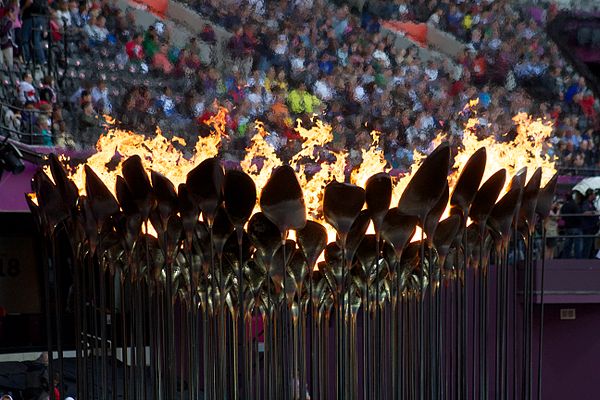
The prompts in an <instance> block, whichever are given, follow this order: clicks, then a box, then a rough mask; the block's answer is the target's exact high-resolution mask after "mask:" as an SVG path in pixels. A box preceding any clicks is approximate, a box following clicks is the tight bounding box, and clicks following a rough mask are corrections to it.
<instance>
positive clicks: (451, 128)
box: [0, 0, 600, 257]
mask: <svg viewBox="0 0 600 400" xmlns="http://www.w3.org/2000/svg"><path fill="white" fill-rule="evenodd" d="M187 6H188V7H190V8H191V9H193V10H194V11H195V12H196V13H198V14H199V15H201V16H202V18H204V19H205V20H206V21H207V23H206V24H205V25H204V26H203V27H202V28H201V30H200V33H199V34H192V35H189V36H186V37H185V39H184V40H175V38H176V36H177V35H179V34H180V33H181V32H179V31H180V29H179V28H178V26H177V24H169V23H167V22H166V21H163V20H162V19H160V18H157V19H156V20H153V21H151V22H150V23H141V22H140V21H139V20H138V19H139V17H138V14H137V13H136V9H135V8H132V7H127V6H123V5H122V4H120V3H118V1H117V0H93V1H92V0H87V1H86V0H82V1H67V0H52V1H48V0H24V1H19V0H2V4H1V10H2V11H1V12H0V21H1V22H0V47H1V50H2V51H1V52H0V54H2V56H1V57H0V76H1V77H2V89H1V90H0V103H1V106H2V110H1V114H0V117H1V119H0V129H1V130H2V131H3V132H4V133H5V134H10V135H12V137H13V138H17V139H18V140H21V141H22V142H25V143H28V144H35V145H43V146H56V147H60V148H65V149H70V150H77V151H86V150H90V149H93V146H94V144H95V143H96V140H97V139H98V137H99V135H100V134H101V132H102V131H103V130H104V119H105V118H106V117H107V116H110V117H112V118H115V119H116V121H117V123H118V124H120V125H121V126H122V127H123V128H125V129H130V130H133V131H136V132H140V133H145V134H153V133H154V132H155V129H156V127H157V126H159V127H160V128H161V129H162V131H163V133H164V134H165V135H177V136H180V137H183V138H184V139H185V140H186V142H187V143H188V144H190V145H193V144H194V142H195V141H196V140H197V138H198V137H200V136H206V135H209V134H210V129H209V127H208V126H207V125H206V121H208V120H209V119H210V118H211V117H213V116H214V115H215V114H216V113H217V112H218V110H219V108H220V107H224V108H225V109H226V110H227V114H226V115H227V117H226V133H227V136H226V137H225V138H224V140H223V150H222V154H223V157H224V158H226V159H229V160H232V161H239V160H240V159H241V158H243V154H244V149H245V148H246V147H248V145H249V143H250V138H251V137H252V136H253V135H254V134H255V133H256V129H257V128H256V126H255V124H254V121H255V120H260V121H262V122H263V123H264V127H265V131H266V132H267V133H268V138H267V140H268V142H269V143H270V144H271V145H272V146H273V147H274V148H275V150H276V151H277V152H278V154H281V158H282V159H286V157H289V156H290V155H292V154H295V152H297V150H298V149H299V148H300V146H301V143H302V138H301V137H300V136H299V135H298V132H297V130H296V124H297V121H298V120H300V121H302V124H303V126H309V125H310V124H311V123H313V122H312V117H313V116H314V115H317V118H318V119H319V120H322V121H324V122H326V123H328V124H330V125H331V128H332V133H333V141H332V142H331V143H329V144H328V146H330V149H331V150H334V151H340V150H343V149H347V151H348V153H349V156H348V159H349V163H350V165H351V166H353V165H354V166H355V165H358V164H360V162H361V161H362V160H361V156H362V155H361V149H365V148H367V147H368V146H369V145H370V144H371V143H372V140H373V139H372V137H371V134H370V133H371V132H372V131H377V132H380V135H379V146H380V147H381V148H382V150H383V151H384V154H385V157H386V160H387V162H388V163H389V164H390V166H391V167H392V168H393V169H394V170H396V171H405V170H406V169H407V168H408V167H409V166H410V165H411V164H412V162H413V159H412V157H413V150H414V149H418V150H423V151H425V150H426V149H427V148H428V147H429V146H430V144H431V141H432V139H433V138H434V137H435V136H437V135H438V134H439V133H440V132H444V133H446V134H447V135H448V137H449V140H456V141H457V142H459V141H460V140H459V139H460V137H461V136H462V134H463V127H464V125H465V123H466V121H467V120H468V119H469V118H476V119H477V124H476V125H475V129H476V130H477V135H478V136H480V137H487V136H493V137H494V138H495V139H496V140H498V141H505V140H509V139H510V137H511V133H513V132H514V130H515V126H514V122H513V120H512V117H513V116H514V115H516V114H517V113H519V112H525V113H527V114H530V115H532V116H533V117H535V118H542V119H544V120H546V121H552V123H553V126H554V128H553V133H552V135H551V137H550V139H549V140H548V142H547V143H546V148H545V150H546V152H547V154H548V155H550V156H552V157H555V159H556V160H557V161H558V165H559V166H560V168H561V171H562V173H564V174H576V175H579V176H581V175H587V176H595V175H597V174H598V169H599V168H600V117H599V115H600V102H599V100H598V98H597V97H596V96H595V94H594V93H593V91H592V89H591V88H590V87H589V86H588V83H587V81H586V79H585V78H584V77H583V76H580V74H579V73H578V71H577V69H576V68H574V66H573V65H572V63H571V62H570V61H569V60H567V58H565V56H564V55H563V53H562V52H561V50H560V49H559V47H558V46H557V44H556V43H555V42H554V41H553V40H551V39H550V38H549V37H548V34H547V31H546V27H547V24H548V23H549V22H550V21H552V20H553V19H554V18H555V16H556V14H557V13H558V9H557V7H556V5H554V4H553V3H551V2H549V3H541V4H539V5H538V6H537V7H536V8H532V7H530V6H529V5H528V2H524V3H522V4H521V3H518V2H514V1H509V0H473V1H465V0H430V1H423V0H373V1H368V2H366V3H364V4H361V7H356V5H355V4H347V3H345V2H339V3H333V2H329V1H326V0H199V1H193V0H190V1H188V3H187ZM388 21H395V22H399V23H402V22H415V23H419V22H422V23H426V24H427V25H428V26H431V27H435V29H437V30H440V31H442V32H446V33H447V34H449V35H452V36H453V37H455V38H456V39H458V40H459V41H460V42H461V43H463V44H464V47H463V48H462V50H461V51H460V52H458V53H457V54H455V56H453V57H451V56H448V55H442V54H440V55H439V57H427V58H425V57H423V56H422V52H421V51H420V50H421V49H420V47H419V46H418V44H415V45H412V46H408V47H402V46H398V45H397V43H396V36H395V34H393V33H391V32H390V31H389V30H388V29H386V28H385V26H386V23H387V22H388ZM216 27H218V28H217V29H216ZM182 29H183V28H182ZM221 30H224V31H226V32H229V33H228V35H227V36H226V37H225V38H223V36H222V35H221ZM597 45H598V46H599V47H598V51H600V37H599V38H598V43H597ZM472 100H477V102H476V103H475V102H470V101H472ZM577 193H579V192H577ZM594 196H595V191H594V190H592V192H590V193H579V194H578V195H577V196H575V195H574V196H572V197H569V198H567V199H563V200H561V201H562V203H564V204H570V205H571V206H569V207H571V208H570V209H569V210H570V212H569V213H565V215H567V214H574V213H578V212H586V213H588V217H567V216H565V217H564V218H558V217H557V218H556V221H555V224H554V225H552V226H551V227H549V228H550V229H554V228H556V232H557V233H558V230H560V232H561V233H567V232H568V231H569V232H574V231H572V229H573V225H577V226H578V228H577V229H583V228H582V227H581V225H582V224H584V225H585V224H588V225H590V226H589V227H587V228H585V229H584V230H585V231H586V232H592V233H591V234H596V233H597V231H598V221H597V216H596V211H595V208H594V209H588V208H589V207H590V206H589V205H587V204H588V203H589V204H591V207H593V204H594V203H595V198H594ZM573 202H575V203H576V204H575V205H576V207H572V204H571V203H573ZM556 206H557V211H556V212H557V214H558V213H559V211H560V208H561V207H565V206H564V205H561V204H559V203H557V205H556ZM570 218H571V219H570ZM575 218H580V219H581V218H582V219H583V220H585V221H584V222H582V221H583V220H575ZM582 233H583V230H582ZM579 240H580V239H577V241H576V243H570V242H568V243H567V244H568V249H567V250H565V251H563V250H556V251H554V250H553V251H552V253H553V254H554V253H556V255H559V254H562V255H563V256H575V255H578V256H583V255H584V256H585V257H591V256H593V255H595V248H594V245H593V242H594V240H593V238H591V241H588V242H586V244H585V246H586V247H585V249H583V246H584V244H582V243H583V240H582V241H581V242H582V243H580V242H579ZM574 242H575V241H574ZM589 243H591V247H589V246H588V245H589ZM566 247H567V246H566V245H565V248H566ZM580 247H581V250H580ZM585 250H587V252H585ZM579 251H580V252H579ZM584 253H585V254H584Z"/></svg>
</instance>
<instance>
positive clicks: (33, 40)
mask: <svg viewBox="0 0 600 400" xmlns="http://www.w3.org/2000/svg"><path fill="white" fill-rule="evenodd" d="M21 9H22V10H23V27H22V30H21V35H22V41H23V43H22V45H23V57H24V58H25V61H26V62H31V61H32V59H33V60H35V62H36V63H38V64H44V63H45V62H46V54H45V53H44V49H43V47H42V32H43V30H44V26H45V25H46V22H47V21H46V17H47V15H48V0H23V3H22V4H21ZM32 53H33V54H32Z"/></svg>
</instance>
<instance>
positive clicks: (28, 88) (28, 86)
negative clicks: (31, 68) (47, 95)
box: [19, 72, 38, 104]
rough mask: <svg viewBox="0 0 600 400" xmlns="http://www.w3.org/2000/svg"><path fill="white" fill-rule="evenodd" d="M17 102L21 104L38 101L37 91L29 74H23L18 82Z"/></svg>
mask: <svg viewBox="0 0 600 400" xmlns="http://www.w3.org/2000/svg"><path fill="white" fill-rule="evenodd" d="M19 101H20V102H21V103H23V104H25V103H29V102H33V103H35V102H37V101H38V96H37V90H36V89H35V87H34V86H33V76H31V74H30V73H29V72H25V73H24V74H23V78H22V80H21V82H19Z"/></svg>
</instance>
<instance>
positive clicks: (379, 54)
mask: <svg viewBox="0 0 600 400" xmlns="http://www.w3.org/2000/svg"><path fill="white" fill-rule="evenodd" d="M373 58H374V59H376V60H378V61H380V62H381V64H383V67H384V68H389V67H390V65H391V63H390V57H389V56H388V55H387V53H386V52H385V43H384V42H379V44H378V45H377V50H375V51H374V52H373Z"/></svg>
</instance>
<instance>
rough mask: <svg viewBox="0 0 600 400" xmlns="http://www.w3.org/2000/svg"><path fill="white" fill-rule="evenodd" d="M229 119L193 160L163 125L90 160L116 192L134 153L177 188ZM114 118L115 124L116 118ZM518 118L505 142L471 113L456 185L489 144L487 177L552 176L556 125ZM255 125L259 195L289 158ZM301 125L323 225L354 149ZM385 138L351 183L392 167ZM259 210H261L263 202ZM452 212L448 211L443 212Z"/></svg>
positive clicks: (252, 165) (307, 177)
mask: <svg viewBox="0 0 600 400" xmlns="http://www.w3.org/2000/svg"><path fill="white" fill-rule="evenodd" d="M476 104H477V101H471V102H470V103H469V104H468V105H467V106H466V107H465V109H469V107H473V106H475V105H476ZM226 117H227V111H226V110H225V109H224V108H220V109H219V111H218V113H217V114H216V115H215V116H214V117H212V118H211V119H210V120H208V121H207V124H208V125H209V126H210V127H211V128H212V130H213V133H212V134H211V135H210V136H208V137H204V138H199V139H198V142H197V144H196V146H195V151H194V154H193V155H192V156H191V157H190V158H186V157H184V156H183V153H182V152H181V151H180V150H178V149H177V147H176V146H175V145H181V146H184V145H185V141H184V140H183V139H182V138H179V137H174V138H172V139H170V140H169V139H167V138H165V137H164V136H163V135H162V133H161V131H160V130H159V129H157V132H156V135H155V136H154V137H152V138H146V137H144V136H143V135H139V134H136V133H133V132H128V131H123V130H119V129H114V128H111V129H109V130H108V132H107V133H106V134H105V135H102V136H101V137H100V139H99V140H98V143H97V145H96V147H97V150H98V151H97V153H96V154H94V155H93V156H91V157H90V158H89V159H88V160H87V164H88V165H89V166H90V167H91V168H92V169H93V170H94V171H95V172H96V173H97V174H98V175H99V177H100V178H101V179H102V180H103V181H104V182H105V184H106V185H107V187H108V188H109V189H110V190H113V191H114V188H115V182H116V177H117V175H119V174H121V163H122V161H123V160H125V159H126V158H128V157H130V156H132V155H138V156H140V158H141V159H142V162H143V164H144V166H145V168H146V169H147V170H148V171H150V170H154V171H156V172H159V173H161V174H163V175H165V176H166V177H167V178H168V179H170V180H171V181H172V182H173V184H175V186H177V185H178V184H179V183H182V182H185V179H186V175H187V173H188V172H189V171H190V170H191V169H192V168H194V167H195V166H196V165H198V164H199V163H200V162H202V161H203V160H205V159H207V158H209V157H214V156H217V155H218V154H219V149H220V147H221V140H222V138H223V137H224V136H226V130H225V124H226ZM107 120H109V121H110V123H112V120H110V119H107ZM513 120H514V122H515V124H516V126H517V129H516V135H515V137H514V139H512V140H511V141H504V142H498V141H496V140H495V139H494V138H493V137H485V138H480V137H478V136H477V134H476V132H475V127H476V126H477V124H479V120H478V119H476V118H472V119H470V120H469V121H468V122H467V124H466V125H465V128H464V134H463V137H462V143H461V146H460V148H459V151H458V153H457V154H456V156H455V158H454V165H453V172H452V173H451V175H450V177H449V184H450V187H451V189H452V187H453V185H454V184H455V181H456V179H457V178H458V176H459V174H460V172H461V170H462V168H463V167H464V165H465V164H466V162H467V161H468V159H469V157H470V156H471V155H472V154H473V152H474V151H476V150H477V149H479V148H481V147H485V148H486V151H487V164H486V169H485V172H484V180H485V179H487V178H488V177H489V176H491V174H493V173H494V172H495V171H497V170H499V169H501V168H506V170H507V172H508V175H509V176H511V175H513V174H514V173H515V172H516V171H518V170H519V169H521V168H522V167H527V168H528V174H531V173H533V171H534V170H535V169H536V168H538V167H541V168H542V169H543V179H542V183H543V184H545V183H546V182H547V181H548V180H549V179H550V178H551V176H552V175H553V174H554V173H555V170H556V168H555V164H554V161H553V160H551V159H550V158H548V156H547V155H546V146H547V139H548V138H549V136H550V134H551V133H552V129H553V127H552V125H551V123H549V122H546V121H541V120H534V119H533V118H531V117H530V116H528V115H527V114H519V115H517V116H515V117H514V118H513ZM255 127H256V129H257V133H256V134H255V135H254V137H253V138H252V139H251V141H250V146H249V147H248V148H247V149H246V154H245V156H244V158H243V160H242V161H241V162H240V166H241V168H242V170H243V171H245V172H246V173H247V174H249V175H250V176H251V177H252V179H254V181H255V183H256V187H257V192H258V193H260V191H261V190H262V188H263V187H264V185H265V184H266V182H267V180H268V179H269V177H270V176H271V173H272V172H273V170H274V169H275V168H276V167H278V166H280V165H282V164H283V161H282V160H281V159H280V158H279V157H278V155H277V153H276V150H275V149H274V148H273V146H272V145H271V144H269V142H268V140H267V138H268V136H269V135H270V133H269V132H267V131H266V129H265V127H264V125H263V124H262V123H261V122H260V121H256V123H255ZM296 130H297V132H298V133H299V135H300V136H301V137H302V140H303V142H302V148H301V149H300V150H299V151H298V152H297V153H296V154H295V155H294V156H293V157H292V158H291V160H290V162H289V164H290V165H291V166H292V167H293V168H294V169H295V170H296V172H297V173H298V180H299V181H300V184H301V185H302V187H303V188H304V195H305V201H306V206H307V214H308V217H309V218H310V219H313V220H316V221H319V222H321V223H324V220H323V216H322V210H321V204H322V194H323V189H324V188H325V186H326V185H327V184H328V183H330V182H331V181H333V180H337V181H340V182H344V181H346V175H345V172H346V167H347V153H346V152H344V151H342V152H333V151H331V150H328V149H327V147H328V144H329V143H331V142H332V141H333V135H332V132H331V127H330V126H329V125H327V124H325V123H323V122H322V121H318V120H316V121H313V126H312V127H311V128H310V129H306V128H304V127H303V126H302V125H301V124H300V122H298V124H297V127H296ZM379 136H380V133H379V132H371V138H372V142H371V144H370V146H369V147H368V148H367V149H362V150H361V153H362V163H361V164H360V165H359V166H358V167H357V168H355V169H354V170H353V171H352V172H351V174H350V177H349V179H350V182H351V183H354V184H357V185H360V186H363V187H364V185H365V183H366V181H367V179H368V178H369V177H370V176H371V175H373V174H375V173H378V172H381V171H385V172H388V171H389V170H390V169H391V168H390V166H389V165H388V164H387V161H386V160H385V158H384V154H383V150H382V149H381V147H380V145H379ZM443 140H444V136H443V135H440V136H438V137H437V138H436V139H434V141H433V144H434V145H437V144H439V143H440V142H441V141H443ZM425 157H426V155H425V154H422V153H420V152H418V151H416V150H415V151H414V154H413V160H414V162H413V165H412V166H411V169H410V171H408V173H406V174H404V175H403V176H401V177H400V178H399V179H395V180H394V185H393V192H392V193H393V194H392V206H395V205H397V204H398V201H399V199H400V197H401V195H402V192H403V191H404V189H405V188H406V186H407V185H408V182H409V181H410V179H411V178H412V176H413V175H414V173H415V172H416V170H417V169H418V168H419V166H420V165H421V162H422V160H423V159H424V158H425ZM63 161H67V160H63ZM308 165H311V166H313V167H314V170H312V169H309V168H308ZM315 166H316V167H315ZM69 173H70V176H71V178H72V179H73V181H74V182H75V184H76V185H77V187H78V188H79V190H80V192H81V193H82V194H84V192H85V180H84V172H83V166H82V165H79V166H76V167H75V168H74V169H72V170H69ZM255 211H258V205H257V208H256V209H255ZM445 216H447V212H446V213H445V214H444V216H443V217H442V218H445ZM325 225H326V227H327V230H328V234H329V238H330V240H334V239H335V231H334V230H333V228H331V227H330V226H328V225H327V224H325ZM420 238H421V234H420V232H417V233H416V234H415V237H414V238H413V240H420Z"/></svg>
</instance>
